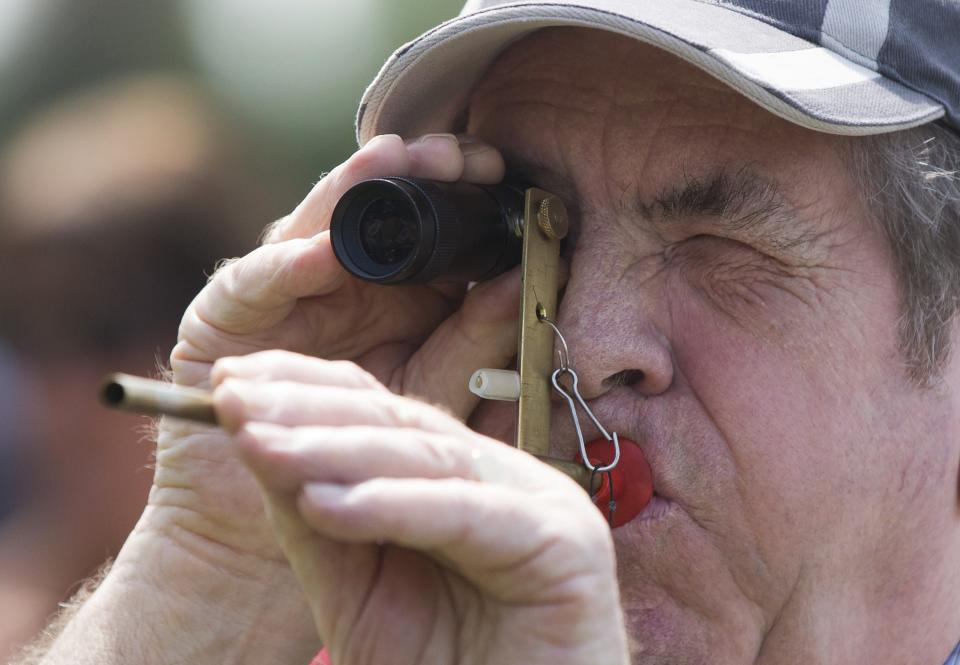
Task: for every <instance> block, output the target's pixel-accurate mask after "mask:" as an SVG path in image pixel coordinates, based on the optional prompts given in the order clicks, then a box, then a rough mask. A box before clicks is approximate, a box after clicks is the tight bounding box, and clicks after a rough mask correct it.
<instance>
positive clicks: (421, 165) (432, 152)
mask: <svg viewBox="0 0 960 665" xmlns="http://www.w3.org/2000/svg"><path fill="white" fill-rule="evenodd" d="M406 145H407V155H408V156H409V158H410V172H409V175H410V176H411V177H413V178H425V179H427V180H443V181H447V182H453V181H455V180H459V179H460V176H461V175H462V174H463V162H464V159H463V153H462V152H461V151H460V144H459V142H458V141H457V137H456V136H454V135H453V134H427V135H426V136H421V137H420V138H417V139H413V140H412V141H408V142H407V144H406Z"/></svg>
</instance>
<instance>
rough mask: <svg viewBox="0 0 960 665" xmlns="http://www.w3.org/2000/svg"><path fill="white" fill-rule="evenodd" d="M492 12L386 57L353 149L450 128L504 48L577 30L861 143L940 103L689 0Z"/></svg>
mask: <svg viewBox="0 0 960 665" xmlns="http://www.w3.org/2000/svg"><path fill="white" fill-rule="evenodd" d="M591 4H592V5H593V6H592V7H583V6H579V5H576V4H573V3H568V2H562V1H560V2H551V3H518V4H512V5H505V6H504V5H501V6H497V7H494V8H491V9H487V10H483V11H479V12H475V13H471V14H467V15H465V16H461V17H459V18H456V19H453V20H451V21H448V22H446V23H444V24H442V25H440V26H438V27H437V28H434V29H433V30H431V31H429V32H427V33H426V34H424V35H422V36H421V37H419V38H418V39H416V40H414V41H412V42H410V43H409V44H407V45H405V46H404V47H402V48H400V49H399V50H398V51H397V52H396V53H394V54H393V55H392V56H391V57H390V59H389V60H388V61H387V63H386V64H385V65H384V66H383V68H382V69H381V70H380V73H379V74H378V75H377V78H376V79H374V81H373V83H371V84H370V86H369V87H368V88H367V91H366V93H365V94H364V96H363V100H362V102H361V105H360V110H359V112H358V115H357V138H358V140H359V142H360V143H361V145H362V144H363V143H366V142H367V141H368V140H370V138H372V137H373V136H376V135H377V134H385V133H392V134H401V135H404V136H415V135H420V134H426V133H430V132H438V131H450V130H452V129H454V128H455V124H456V122H457V118H458V116H459V115H460V113H461V112H462V111H463V109H464V108H465V106H466V104H467V101H468V97H469V95H470V92H471V90H472V89H473V88H474V86H475V85H476V83H477V82H478V80H479V79H480V77H481V76H482V75H483V73H484V72H485V71H486V70H487V68H488V67H489V66H490V65H491V63H492V62H493V60H494V59H495V58H496V57H497V55H499V54H500V53H501V52H502V51H503V50H504V49H505V48H506V47H507V46H508V45H509V44H511V43H512V42H514V41H516V40H518V39H520V38H522V37H524V36H525V35H528V34H530V33H532V32H534V31H536V30H540V29H543V28H548V27H556V26H578V27H588V28H595V29H599V30H606V31H609V32H613V33H617V34H621V35H626V36H628V37H632V38H634V39H638V40H640V41H642V42H645V43H648V44H651V45H653V46H656V47H659V48H662V49H664V50H666V51H669V52H670V53H673V54H675V55H677V56H679V57H681V58H683V59H684V60H687V61H689V62H690V63H692V64H694V65H696V66H697V67H700V68H701V69H703V70H705V71H706V72H708V73H710V74H712V75H713V76H715V77H716V78H718V79H719V80H721V81H723V82H725V83H726V84H728V85H729V86H731V87H732V88H734V89H736V90H737V91H739V92H740V93H742V94H743V95H744V96H746V97H747V98H749V99H751V100H753V101H754V102H756V103H757V104H759V105H760V106H762V107H763V108H765V109H767V110H768V111H770V112H771V113H774V114H776V115H778V116H781V117H783V118H785V119H787V120H789V121H791V122H794V123H796V124H798V125H801V126H803V127H807V128H809V129H813V130H816V131H821V132H828V133H833V134H847V135H866V134H880V133H884V132H892V131H897V130H901V129H907V128H909V127H915V126H917V125H921V124H924V123H927V122H930V121H931V120H936V119H937V118H940V117H942V116H943V115H944V108H943V106H942V105H941V104H940V103H938V102H936V101H934V100H933V99H931V98H929V97H927V96H926V95H923V94H920V93H918V92H916V91H914V90H912V89H910V88H908V87H906V86H904V85H902V84H900V83H897V82H895V81H892V80H890V79H887V78H884V77H883V76H881V75H880V74H879V73H878V72H876V71H874V70H872V69H868V68H867V67H864V66H862V65H860V64H858V63H855V62H853V61H851V60H848V59H846V58H844V57H842V56H840V55H838V54H836V53H834V52H833V51H830V50H828V49H826V48H823V47H821V46H819V45H817V44H813V43H811V42H808V41H805V40H803V39H799V38H798V37H795V36H793V35H790V34H788V33H786V32H784V31H782V30H780V29H778V28H776V27H774V26H773V25H770V24H768V23H765V22H763V21H761V20H758V19H756V18H754V17H752V16H749V15H746V14H743V13H739V12H737V11H733V10H731V9H728V8H725V7H721V6H717V5H708V4H705V3H703V2H701V1H700V0H657V1H656V2H644V3H637V2H626V1H625V0H591Z"/></svg>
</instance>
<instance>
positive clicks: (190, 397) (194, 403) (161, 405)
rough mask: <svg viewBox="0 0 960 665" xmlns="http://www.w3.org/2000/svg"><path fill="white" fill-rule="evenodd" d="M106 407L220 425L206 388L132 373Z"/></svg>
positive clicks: (109, 389)
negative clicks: (179, 384)
mask: <svg viewBox="0 0 960 665" xmlns="http://www.w3.org/2000/svg"><path fill="white" fill-rule="evenodd" d="M100 399H101V401H102V402H103V404H104V405H105V406H108V407H110V408H111V409H119V410H121V411H128V412H130V413H139V414H141V415H146V416H170V417H172V418H182V419H183V420H190V421H193V422H196V423H203V424H206V425H219V424H220V422H219V420H218V419H217V412H216V410H215V409H214V408H213V395H212V393H210V392H207V391H206V390H200V389H198V388H186V387H183V386H178V385H174V384H172V383H166V382H164V381H154V380H152V379H144V378H142V377H139V376H132V375H130V374H111V375H110V376H108V377H106V379H104V382H103V387H102V388H101V391H100ZM536 457H537V458H538V459H540V460H541V461H543V462H546V463H547V464H549V465H550V466H552V467H554V468H556V469H558V470H559V471H562V472H563V473H565V474H567V475H568V476H570V477H571V478H573V479H574V480H575V481H576V482H577V483H578V484H579V485H580V486H581V487H583V488H584V489H586V488H587V486H588V485H589V484H590V473H589V472H588V471H587V469H586V468H584V467H583V466H581V465H579V464H574V463H573V462H566V461H563V460H557V459H553V458H547V457H542V456H540V455H536Z"/></svg>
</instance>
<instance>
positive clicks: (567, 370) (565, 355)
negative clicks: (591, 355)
mask: <svg viewBox="0 0 960 665" xmlns="http://www.w3.org/2000/svg"><path fill="white" fill-rule="evenodd" d="M539 318H540V321H541V322H543V323H546V324H547V325H548V326H550V327H551V328H553V332H554V333H556V335H557V338H558V339H559V340H560V348H559V349H557V355H558V356H559V360H560V367H559V368H557V369H555V370H554V371H553V374H551V375H550V382H551V383H552V384H553V389H554V390H556V391H557V392H558V393H560V395H561V396H562V397H563V399H564V400H566V402H567V406H568V407H569V408H570V419H571V420H573V426H574V428H576V430H577V441H578V443H579V444H580V458H581V459H582V460H583V464H584V466H586V467H587V469H589V470H590V472H591V473H594V474H595V473H607V472H609V471H612V470H613V468H614V467H615V466H617V464H618V463H619V462H620V439H619V438H618V437H617V433H616V432H613V434H610V433H609V432H607V430H606V428H605V427H604V426H603V425H601V424H600V421H599V420H597V417H596V416H595V415H593V411H591V410H590V407H589V406H587V402H586V400H584V399H583V395H581V394H580V389H579V387H578V384H579V381H580V377H578V376H577V372H576V371H575V370H574V369H573V367H571V366H570V349H569V347H568V346H567V340H565V339H564V338H563V334H562V333H561V332H560V329H559V328H558V327H557V324H555V323H554V322H553V321H551V320H550V319H548V318H547V317H546V316H541V317H539ZM565 374H566V375H569V376H570V389H569V390H567V389H566V388H564V387H563V385H562V384H561V383H560V378H561V377H562V376H564V375H565ZM577 404H579V405H580V408H581V409H583V411H584V413H586V414H587V416H588V417H589V418H590V420H591V421H592V422H593V424H594V425H595V426H596V427H597V429H598V430H600V433H601V434H602V435H603V437H604V438H605V439H606V440H607V441H612V442H613V461H612V462H610V463H609V464H607V465H605V466H594V465H593V464H591V463H590V459H589V457H587V443H586V441H584V440H583V428H582V427H580V417H579V416H578V415H577Z"/></svg>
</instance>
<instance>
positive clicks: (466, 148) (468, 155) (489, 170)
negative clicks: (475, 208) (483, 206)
mask: <svg viewBox="0 0 960 665" xmlns="http://www.w3.org/2000/svg"><path fill="white" fill-rule="evenodd" d="M457 140H458V141H459V143H460V151H461V152H462V153H463V173H462V174H461V175H460V179H461V180H464V181H466V182H473V183H476V184H479V185H493V184H496V183H498V182H500V181H501V180H503V175H504V172H505V170H506V166H505V164H504V161H503V156H502V155H501V154H500V151H499V150H497V149H496V148H494V147H493V146H492V145H490V144H489V143H484V142H483V141H480V140H479V139H477V138H476V137H474V136H470V135H469V134H458V135H457Z"/></svg>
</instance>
